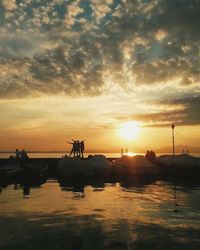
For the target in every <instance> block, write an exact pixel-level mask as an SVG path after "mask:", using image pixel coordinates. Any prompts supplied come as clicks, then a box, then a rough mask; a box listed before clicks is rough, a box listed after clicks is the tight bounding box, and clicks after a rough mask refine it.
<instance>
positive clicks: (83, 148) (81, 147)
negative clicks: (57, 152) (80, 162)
mask: <svg viewBox="0 0 200 250" xmlns="http://www.w3.org/2000/svg"><path fill="white" fill-rule="evenodd" d="M84 150H85V143H84V141H81V143H80V153H81V154H80V155H81V158H84V155H83V153H84Z"/></svg>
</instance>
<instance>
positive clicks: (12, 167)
mask: <svg viewBox="0 0 200 250" xmlns="http://www.w3.org/2000/svg"><path fill="white" fill-rule="evenodd" d="M22 172H23V170H22V167H21V166H20V164H19V163H18V162H17V161H14V160H9V161H7V162H5V163H4V164H3V166H1V167H0V180H3V181H4V180H7V179H10V178H15V177H16V176H18V175H19V174H20V173H22Z"/></svg>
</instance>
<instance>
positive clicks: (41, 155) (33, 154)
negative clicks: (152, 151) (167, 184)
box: [0, 152, 200, 159]
mask: <svg viewBox="0 0 200 250" xmlns="http://www.w3.org/2000/svg"><path fill="white" fill-rule="evenodd" d="M145 153H146V152H140V153H136V152H128V155H130V156H134V155H145ZM164 154H172V153H171V152H166V153H157V154H156V155H157V156H159V155H164ZM179 154H180V153H179ZM10 155H15V152H0V159H1V158H9V157H10ZM28 155H29V157H30V158H62V156H64V155H69V152H66V153H65V152H31V153H28ZM89 155H104V156H105V157H107V158H120V157H121V153H120V152H119V153H116V152H115V153H107V152H103V153H102V152H86V153H85V154H84V156H85V157H88V156H89ZM190 155H192V156H194V157H200V153H190Z"/></svg>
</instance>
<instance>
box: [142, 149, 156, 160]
mask: <svg viewBox="0 0 200 250" xmlns="http://www.w3.org/2000/svg"><path fill="white" fill-rule="evenodd" d="M145 158H146V159H148V160H154V159H155V158H156V154H155V152H154V151H153V150H150V151H149V150H147V152H146V155H145Z"/></svg>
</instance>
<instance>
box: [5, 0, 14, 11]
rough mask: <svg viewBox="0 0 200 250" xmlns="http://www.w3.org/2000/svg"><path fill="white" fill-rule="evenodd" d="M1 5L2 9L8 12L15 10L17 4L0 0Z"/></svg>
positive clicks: (7, 0) (10, 0)
mask: <svg viewBox="0 0 200 250" xmlns="http://www.w3.org/2000/svg"><path fill="white" fill-rule="evenodd" d="M2 3H3V6H4V8H5V9H6V10H8V11H12V10H15V9H17V4H16V1H15V0H2Z"/></svg>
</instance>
